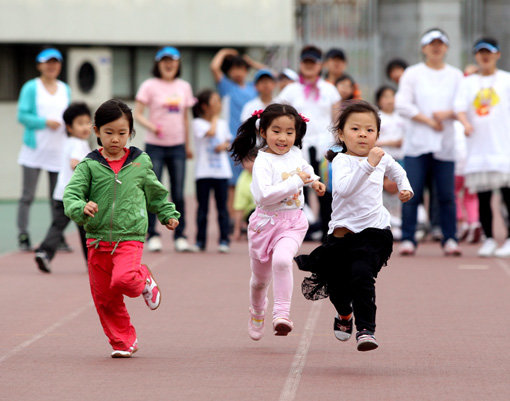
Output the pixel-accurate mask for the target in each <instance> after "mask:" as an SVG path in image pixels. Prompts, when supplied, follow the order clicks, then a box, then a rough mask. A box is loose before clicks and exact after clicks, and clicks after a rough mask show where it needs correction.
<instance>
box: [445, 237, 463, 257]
mask: <svg viewBox="0 0 510 401" xmlns="http://www.w3.org/2000/svg"><path fill="white" fill-rule="evenodd" d="M443 252H444V254H445V256H461V255H462V251H461V250H460V247H459V244H457V241H455V240H454V239H453V238H449V239H448V240H446V242H445V243H444V245H443Z"/></svg>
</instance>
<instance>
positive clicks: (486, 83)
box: [455, 70, 510, 174]
mask: <svg viewBox="0 0 510 401" xmlns="http://www.w3.org/2000/svg"><path fill="white" fill-rule="evenodd" d="M455 111H456V112H465V113H467V118H468V120H469V122H470V123H471V124H472V125H473V129H474V130H473V133H472V134H471V135H470V136H469V137H467V138H466V146H467V155H466V167H465V170H464V173H465V174H470V173H477V172H489V171H494V172H502V173H510V155H509V153H508V150H509V149H510V73H508V72H506V71H501V70H497V71H496V73H495V74H493V75H490V76H481V75H479V74H473V75H470V76H469V77H466V78H464V79H463V80H462V82H461V85H460V87H459V90H458V92H457V97H456V99H455Z"/></svg>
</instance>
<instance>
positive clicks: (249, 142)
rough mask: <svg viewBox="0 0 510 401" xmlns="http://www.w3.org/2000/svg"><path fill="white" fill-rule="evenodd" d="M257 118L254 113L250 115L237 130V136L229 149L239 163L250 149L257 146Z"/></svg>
mask: <svg viewBox="0 0 510 401" xmlns="http://www.w3.org/2000/svg"><path fill="white" fill-rule="evenodd" d="M258 118H259V117H258V115H256V114H255V115H253V116H251V117H250V118H248V119H247V120H246V121H245V122H244V123H242V124H241V126H240V127H239V129H238V130H237V136H236V138H235V139H234V142H232V145H231V146H230V149H229V151H230V152H232V158H233V159H234V161H235V162H236V163H240V162H241V161H242V160H243V159H244V158H245V157H246V156H247V155H248V154H249V153H250V151H251V150H252V149H254V148H256V147H257V133H258V129H257V127H256V122H257V120H258Z"/></svg>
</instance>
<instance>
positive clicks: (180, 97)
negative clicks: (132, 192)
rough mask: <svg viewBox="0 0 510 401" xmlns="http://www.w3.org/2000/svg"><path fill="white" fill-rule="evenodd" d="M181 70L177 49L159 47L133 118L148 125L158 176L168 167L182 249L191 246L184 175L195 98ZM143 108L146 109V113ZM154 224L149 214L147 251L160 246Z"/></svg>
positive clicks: (177, 245)
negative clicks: (186, 228) (186, 218)
mask: <svg viewBox="0 0 510 401" xmlns="http://www.w3.org/2000/svg"><path fill="white" fill-rule="evenodd" d="M180 72H181V54H180V52H179V50H177V49H176V48H175V47H169V46H168V47H163V48H162V49H160V50H159V51H158V52H157V53H156V57H155V59H154V68H153V70H152V75H153V76H154V77H153V78H149V79H147V80H146V81H144V82H143V83H142V85H141V86H140V89H139V90H138V93H137V94H136V105H135V119H136V120H137V122H139V123H140V124H141V125H142V126H144V127H145V128H146V129H147V132H146V134H145V142H146V148H145V151H146V152H147V153H148V154H149V156H150V157H151V159H152V163H153V169H154V172H155V173H156V176H157V177H158V179H159V180H161V176H162V173H163V167H164V166H166V168H167V169H168V175H169V176H170V194H171V197H172V202H173V203H175V207H176V208H177V210H179V211H180V212H181V218H180V219H179V222H180V224H179V227H178V229H176V230H175V237H174V238H175V249H176V251H178V252H184V251H188V250H190V246H189V244H188V241H187V240H186V237H185V236H184V229H185V227H186V221H185V207H184V176H185V172H186V158H190V157H192V153H191V150H190V146H189V120H188V114H189V108H190V107H191V106H192V105H193V103H194V98H193V92H192V90H191V85H190V84H189V83H188V82H186V81H184V80H182V79H180V78H179V76H180ZM145 109H148V110H149V113H148V117H147V116H146V115H145ZM155 225H156V216H154V215H153V214H149V229H148V241H147V247H148V249H149V250H150V251H160V250H161V248H162V246H161V240H160V239H159V234H158V232H157V231H156V227H155Z"/></svg>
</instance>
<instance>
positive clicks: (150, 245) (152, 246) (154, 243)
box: [147, 235, 163, 252]
mask: <svg viewBox="0 0 510 401" xmlns="http://www.w3.org/2000/svg"><path fill="white" fill-rule="evenodd" d="M147 249H148V250H149V251H151V252H160V251H161V249H163V245H162V244H161V239H160V238H159V235H154V236H152V237H150V238H149V239H148V240H147Z"/></svg>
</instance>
